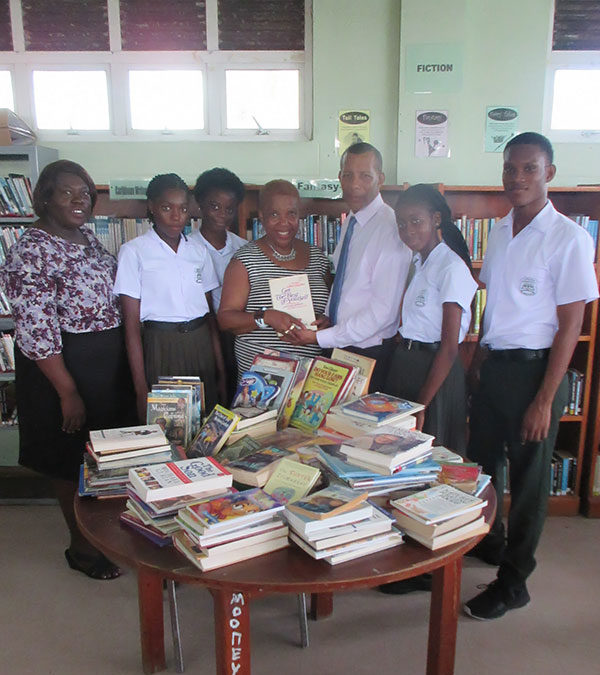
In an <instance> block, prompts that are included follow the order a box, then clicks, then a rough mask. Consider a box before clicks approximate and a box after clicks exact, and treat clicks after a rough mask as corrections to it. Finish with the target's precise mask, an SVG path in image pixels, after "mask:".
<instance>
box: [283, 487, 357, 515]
mask: <svg viewBox="0 0 600 675" xmlns="http://www.w3.org/2000/svg"><path fill="white" fill-rule="evenodd" d="M368 496H369V495H368V493H367V492H363V493H358V494H357V493H356V492H355V491H354V490H351V489H350V488H347V487H343V486H338V485H330V486H329V487H327V488H325V489H324V490H319V491H318V492H314V493H313V494H312V495H310V496H309V497H306V498H305V499H300V500H298V501H297V502H295V503H294V504H289V505H288V506H287V508H288V509H290V510H292V511H293V512H295V513H300V514H302V515H305V516H308V517H309V518H316V519H319V520H320V519H323V518H329V517H330V516H335V515H337V514H339V513H344V512H345V511H350V510H352V509H354V508H356V507H357V506H359V505H360V504H361V503H362V502H364V501H365V500H366V499H367V497H368Z"/></svg>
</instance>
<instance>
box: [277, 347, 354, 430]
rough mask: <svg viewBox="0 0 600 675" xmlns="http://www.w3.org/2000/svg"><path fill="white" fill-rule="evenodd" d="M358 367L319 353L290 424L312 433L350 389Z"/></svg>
mask: <svg viewBox="0 0 600 675" xmlns="http://www.w3.org/2000/svg"><path fill="white" fill-rule="evenodd" d="M354 372H355V371H354V368H353V367H351V366H345V365H343V364H341V363H336V362H335V361H331V360H330V359H325V358H323V357H317V358H315V359H314V361H313V364H312V367H311V369H310V372H309V373H308V376H307V377H306V380H305V382H304V387H303V388H302V393H301V394H300V397H299V399H298V402H297V404H296V407H295V409H294V412H293V414H292V418H291V421H290V424H291V425H292V426H294V427H297V428H298V429H301V430H302V431H307V432H309V433H311V432H313V431H314V430H315V429H317V428H318V427H320V426H321V424H323V421H324V419H325V415H326V414H327V412H328V411H329V409H330V408H331V406H332V405H334V404H335V403H336V402H337V401H338V400H339V399H340V398H341V396H342V395H343V394H344V393H346V391H347V388H348V384H349V380H350V378H351V375H353V374H354Z"/></svg>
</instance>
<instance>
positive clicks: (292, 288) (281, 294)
mask: <svg viewBox="0 0 600 675" xmlns="http://www.w3.org/2000/svg"><path fill="white" fill-rule="evenodd" d="M269 288H270V290H271V301H272V303H273V309H276V310H278V311H280V312H285V313H286V314H290V315H291V316H293V317H294V318H295V319H298V320H299V321H300V322H302V324H303V325H304V327H305V328H309V329H310V330H317V327H316V326H314V325H313V321H314V320H315V310H314V307H313V301H312V296H311V294H310V286H309V283H308V275H307V274H292V275H290V276H288V277H279V278H276V279H269ZM279 335H281V334H280V333H279Z"/></svg>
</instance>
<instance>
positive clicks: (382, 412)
mask: <svg viewBox="0 0 600 675" xmlns="http://www.w3.org/2000/svg"><path fill="white" fill-rule="evenodd" d="M424 408H425V406H424V405H422V404H421V403H414V402H413V401H408V400H406V399H403V398H397V397H396V396H390V394H382V393H380V392H376V393H373V394H367V395H366V396H361V397H360V398H359V399H356V401H350V402H348V403H342V404H341V405H340V406H338V407H337V408H336V409H335V410H334V411H333V412H339V413H341V414H343V415H349V416H350V417H358V418H360V419H364V420H368V421H369V422H371V423H373V424H376V425H384V424H389V423H390V422H392V421H395V420H398V419H401V418H402V417H405V416H406V415H414V414H415V413H417V412H419V411H420V410H423V409H424Z"/></svg>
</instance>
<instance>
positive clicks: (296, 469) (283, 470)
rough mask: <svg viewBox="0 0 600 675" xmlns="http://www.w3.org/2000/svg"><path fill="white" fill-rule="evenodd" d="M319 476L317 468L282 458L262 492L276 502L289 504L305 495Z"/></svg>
mask: <svg viewBox="0 0 600 675" xmlns="http://www.w3.org/2000/svg"><path fill="white" fill-rule="evenodd" d="M320 475H321V472H320V470H319V469H318V468H315V467H313V466H308V465H307V464H302V463H301V462H297V461H294V462H293V461H290V460H289V459H286V458H283V459H282V460H281V461H280V462H279V463H278V464H277V466H276V467H275V471H273V473H272V474H271V476H270V477H269V480H268V481H267V482H266V483H265V486H264V490H265V492H266V493H267V494H269V495H272V496H273V497H275V499H277V501H279V502H282V503H283V504H289V503H291V502H295V501H297V500H298V499H301V498H302V497H304V496H305V495H307V494H308V493H309V492H310V490H311V489H312V487H313V486H314V485H315V484H316V482H317V481H318V479H319V477H320Z"/></svg>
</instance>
